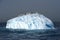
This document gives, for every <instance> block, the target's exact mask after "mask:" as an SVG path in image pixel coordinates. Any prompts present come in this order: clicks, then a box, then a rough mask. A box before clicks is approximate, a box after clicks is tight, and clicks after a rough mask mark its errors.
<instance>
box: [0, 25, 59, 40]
mask: <svg viewBox="0 0 60 40" xmlns="http://www.w3.org/2000/svg"><path fill="white" fill-rule="evenodd" d="M3 26H4V27H3ZM5 26H6V25H3V24H1V25H0V40H60V28H59V27H58V28H56V29H54V30H53V29H52V30H29V31H27V30H9V29H6V28H5Z"/></svg>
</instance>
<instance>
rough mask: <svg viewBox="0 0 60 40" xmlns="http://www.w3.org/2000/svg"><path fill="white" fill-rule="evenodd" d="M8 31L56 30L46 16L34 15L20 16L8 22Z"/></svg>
mask: <svg viewBox="0 0 60 40" xmlns="http://www.w3.org/2000/svg"><path fill="white" fill-rule="evenodd" d="M6 28H7V29H26V30H35V29H54V25H53V23H52V21H51V20H50V19H48V18H47V17H45V16H44V15H41V14H38V13H34V14H26V15H23V16H18V17H16V18H13V19H10V20H8V21H7V25H6Z"/></svg>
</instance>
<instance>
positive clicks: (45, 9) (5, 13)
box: [0, 0, 60, 22]
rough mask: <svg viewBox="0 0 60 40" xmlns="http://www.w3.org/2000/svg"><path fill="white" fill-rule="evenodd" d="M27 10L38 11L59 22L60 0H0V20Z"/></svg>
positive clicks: (2, 20) (21, 13)
mask: <svg viewBox="0 0 60 40" xmlns="http://www.w3.org/2000/svg"><path fill="white" fill-rule="evenodd" d="M27 12H38V13H41V14H43V15H45V16H46V17H48V18H50V19H51V20H52V21H54V22H55V21H57V22H59V21H60V0H0V22H6V21H7V20H9V19H11V18H14V17H16V16H18V15H23V14H25V13H27Z"/></svg>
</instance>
